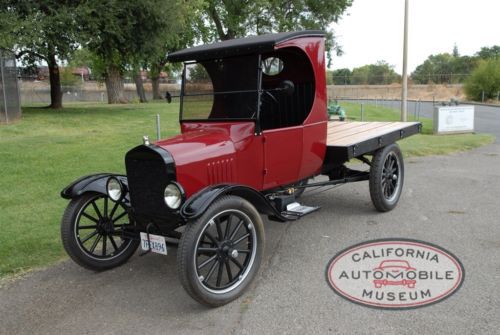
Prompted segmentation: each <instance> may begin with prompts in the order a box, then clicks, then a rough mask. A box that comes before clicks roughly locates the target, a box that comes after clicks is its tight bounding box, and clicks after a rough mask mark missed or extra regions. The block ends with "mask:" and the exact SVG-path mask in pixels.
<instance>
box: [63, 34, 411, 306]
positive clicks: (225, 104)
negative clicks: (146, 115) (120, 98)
mask: <svg viewBox="0 0 500 335" xmlns="http://www.w3.org/2000/svg"><path fill="white" fill-rule="evenodd" d="M168 59H169V60H170V61H171V62H184V71H183V80H182V87H181V90H180V94H179V95H178V97H179V100H180V118H179V121H180V129H181V134H180V135H177V136H175V137H172V138H169V139H163V140H159V141H156V142H154V143H150V142H149V140H148V139H147V138H146V139H145V140H144V143H143V144H142V145H139V146H137V147H135V148H133V149H131V150H130V151H129V152H128V153H127V154H126V155H125V168H126V174H124V175H120V174H112V173H102V174H95V175H90V176H85V177H83V178H80V179H78V180H76V181H74V182H72V183H71V184H70V185H68V186H67V187H66V188H65V189H64V190H63V191H62V192H61V196H62V197H64V198H66V199H70V200H71V201H70V203H69V205H68V207H67V209H66V211H65V212H64V215H63V218H62V224H61V235H62V241H63V245H64V247H65V249H66V251H67V253H68V254H69V256H70V257H71V258H72V259H73V260H74V261H75V262H76V263H78V264H79V265H81V266H83V267H86V268H88V269H92V270H97V271H99V270H106V269H110V268H113V267H116V266H118V265H121V264H123V263H124V262H126V261H127V260H128V259H129V258H130V257H131V256H132V255H133V254H134V253H135V251H136V249H137V248H138V247H139V245H141V247H142V249H143V250H146V251H145V252H148V251H153V252H157V253H163V254H166V252H167V246H169V247H171V246H172V245H174V247H177V248H178V249H177V264H178V266H177V271H178V275H179V278H180V281H181V283H182V285H183V287H184V288H185V289H186V291H187V293H189V295H190V296H191V297H192V298H194V299H196V300H197V301H199V302H200V303H203V304H206V305H209V306H219V305H223V304H226V303H228V302H230V301H232V300H234V299H236V298H237V297H239V296H240V295H241V294H242V293H243V292H244V291H245V289H246V288H247V287H248V286H249V284H250V283H251V282H252V280H253V279H254V278H255V276H256V275H257V272H258V269H259V266H260V263H261V260H262V257H263V252H264V243H265V238H264V221H263V219H262V217H261V216H263V215H264V216H267V217H268V218H269V219H270V220H276V221H288V220H297V219H299V218H300V217H302V216H304V215H306V214H308V213H311V212H313V211H314V210H316V209H318V207H313V206H305V205H303V204H301V203H299V197H300V195H301V194H302V191H303V190H304V189H306V188H309V187H321V186H331V185H336V184H342V183H348V182H357V181H364V180H367V181H368V182H369V189H370V195H371V199H372V201H373V204H374V206H375V208H376V209H377V210H379V211H389V210H391V209H393V208H394V207H395V206H396V204H397V203H398V200H399V197H400V195H401V190H402V187H403V180H404V164H403V157H402V155H401V151H400V149H399V147H398V146H397V144H395V141H397V140H399V139H401V138H404V137H407V136H410V135H412V134H416V133H418V132H419V131H420V128H421V124H420V123H418V122H408V123H403V122H338V121H334V122H329V121H328V116H327V94H326V79H325V41H324V33H323V32H322V31H298V32H286V33H277V34H267V35H261V36H255V37H249V38H242V39H234V40H229V41H224V42H220V43H214V44H209V45H201V46H197V47H193V48H190V49H185V50H181V51H177V52H174V53H171V54H170V55H168ZM172 97H173V96H172V94H170V93H167V94H166V99H167V100H168V101H169V102H170V100H171V99H172ZM353 158H357V159H359V160H361V161H362V162H364V163H366V164H367V165H368V166H369V171H354V170H351V169H349V168H348V167H346V163H347V162H348V161H349V160H351V159H353ZM319 175H324V176H327V177H328V178H323V179H322V181H317V182H309V183H308V180H310V179H311V178H313V177H315V176H319ZM303 197H305V196H303ZM305 200H306V201H307V198H306V199H305ZM332 220H335V218H334V217H332Z"/></svg>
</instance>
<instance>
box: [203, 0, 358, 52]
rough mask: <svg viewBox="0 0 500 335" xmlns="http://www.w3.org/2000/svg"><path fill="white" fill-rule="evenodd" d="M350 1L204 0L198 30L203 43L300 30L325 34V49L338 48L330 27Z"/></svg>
mask: <svg viewBox="0 0 500 335" xmlns="http://www.w3.org/2000/svg"><path fill="white" fill-rule="evenodd" d="M351 4H352V0H317V1H310V0H205V6H204V11H203V15H202V16H201V20H199V21H198V28H197V29H198V31H199V32H200V36H201V37H202V39H203V40H204V41H205V42H209V41H214V40H228V39H232V38H236V37H244V36H246V35H249V34H255V35H259V34H264V33H270V32H282V31H292V30H301V29H319V30H324V31H326V32H327V50H328V52H329V51H330V50H331V49H334V50H336V51H337V52H338V53H340V52H341V49H340V47H339V46H338V45H336V44H335V39H334V35H333V31H332V30H331V28H329V25H330V24H331V23H332V22H336V21H337V20H338V19H339V18H340V16H341V15H342V13H343V12H344V11H345V10H346V9H347V8H348V7H349V6H351ZM329 58H330V57H329Z"/></svg>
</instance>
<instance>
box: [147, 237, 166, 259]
mask: <svg viewBox="0 0 500 335" xmlns="http://www.w3.org/2000/svg"><path fill="white" fill-rule="evenodd" d="M141 248H142V250H149V249H150V248H151V251H152V252H156V253H157V254H162V255H166V254H167V244H166V243H165V237H163V236H159V235H152V234H149V241H148V234H146V233H141Z"/></svg>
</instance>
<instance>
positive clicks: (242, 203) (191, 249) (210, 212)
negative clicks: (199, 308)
mask: <svg viewBox="0 0 500 335" xmlns="http://www.w3.org/2000/svg"><path fill="white" fill-rule="evenodd" d="M228 209H238V210H240V211H242V212H244V213H245V214H246V215H248V217H249V218H250V219H251V220H252V221H253V225H254V229H255V232H256V236H257V248H256V249H257V250H256V254H255V260H254V262H253V264H252V268H251V269H250V272H249V273H248V275H247V276H246V278H245V279H244V280H243V282H242V283H241V284H240V285H239V286H237V287H236V288H234V289H233V290H232V291H229V292H226V293H219V294H216V293H212V292H209V291H207V290H206V289H205V288H204V287H203V286H202V285H201V284H200V282H199V281H198V277H197V272H196V269H195V267H194V259H193V257H194V256H195V255H196V251H195V244H196V242H197V240H198V237H199V235H200V234H201V233H202V231H203V228H204V226H205V224H206V223H207V221H208V220H210V219H211V218H213V217H214V216H216V215H217V214H218V213H220V212H222V211H224V210H228ZM264 243H265V237H264V224H263V222H262V218H261V217H260V214H259V212H257V210H256V209H255V207H254V206H253V205H252V204H251V203H250V202H248V201H247V200H245V199H243V198H240V197H237V196H223V197H221V198H219V199H217V200H216V201H215V202H214V203H213V204H212V205H210V207H209V208H208V209H207V210H206V211H205V213H204V214H203V215H202V216H201V217H200V218H198V219H197V220H195V221H193V222H190V223H188V224H187V225H186V229H185V231H184V233H183V234H182V238H181V240H180V242H179V248H178V250H177V274H178V276H179V280H180V282H181V284H182V286H183V287H184V289H185V290H186V292H187V293H188V294H189V295H190V296H191V297H192V298H193V299H194V300H196V301H198V302H199V303H201V304H203V305H206V306H209V307H218V306H222V305H225V304H227V303H229V302H231V301H233V300H235V299H237V298H238V297H240V296H241V295H242V294H243V293H244V292H245V291H246V289H247V288H248V287H249V286H250V284H251V283H252V281H253V280H254V278H255V277H256V276H257V274H258V272H259V268H260V264H261V261H262V257H263V254H264Z"/></svg>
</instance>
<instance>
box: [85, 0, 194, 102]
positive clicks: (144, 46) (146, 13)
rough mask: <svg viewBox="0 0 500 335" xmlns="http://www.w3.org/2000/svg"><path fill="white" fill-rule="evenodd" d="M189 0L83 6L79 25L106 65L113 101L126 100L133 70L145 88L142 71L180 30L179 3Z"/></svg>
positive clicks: (116, 0)
mask: <svg viewBox="0 0 500 335" xmlns="http://www.w3.org/2000/svg"><path fill="white" fill-rule="evenodd" d="M183 3H185V1H180V0H179V1H164V0H142V1H120V0H88V1H86V2H84V3H83V5H82V6H80V10H79V13H80V14H81V17H80V19H79V25H80V26H81V27H82V30H83V32H84V34H85V39H84V41H85V42H84V47H86V48H88V49H89V50H90V51H91V52H92V53H93V54H95V55H96V57H97V58H98V59H99V62H100V63H102V65H103V69H104V70H103V76H104V81H105V83H106V90H107V93H108V102H109V103H123V102H126V99H125V96H124V85H123V75H124V73H125V72H126V71H133V73H134V74H135V75H134V78H135V79H136V83H137V84H138V91H140V90H141V87H142V80H140V81H139V80H137V79H138V77H137V74H138V71H140V70H141V69H145V68H146V67H147V66H146V65H147V64H146V63H147V62H146V59H148V58H150V57H152V55H153V54H156V52H157V50H158V49H159V48H158V46H159V45H164V44H165V40H166V37H165V36H170V35H173V34H175V33H177V30H176V29H173V28H174V27H175V20H174V19H173V18H175V17H177V16H178V15H179V12H178V11H177V8H178V5H182V4H183Z"/></svg>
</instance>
